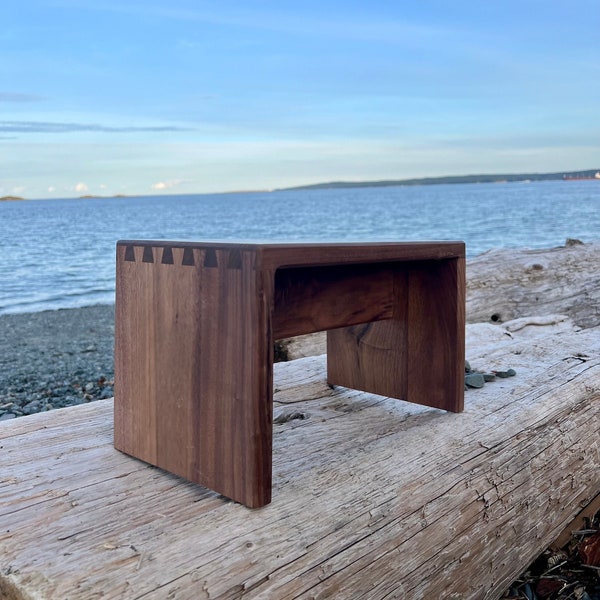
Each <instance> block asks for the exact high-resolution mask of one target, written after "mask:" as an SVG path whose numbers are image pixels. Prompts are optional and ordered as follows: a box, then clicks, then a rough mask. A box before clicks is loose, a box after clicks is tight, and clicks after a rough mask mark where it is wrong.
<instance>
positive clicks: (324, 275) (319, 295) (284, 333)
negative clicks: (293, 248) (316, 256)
mask: <svg viewBox="0 0 600 600" xmlns="http://www.w3.org/2000/svg"><path fill="white" fill-rule="evenodd" d="M393 273H394V271H393V268H392V267H390V266H388V265H386V264H385V263H384V264H379V263H376V264H374V265H371V264H368V265H364V264H360V265H343V266H332V267H313V268H311V267H297V268H282V269H278V270H277V272H276V273H275V306H274V309H273V337H274V338H275V339H282V338H285V337H293V336H295V335H301V334H306V333H313V332H315V331H325V330H327V329H333V328H336V327H343V326H347V325H356V324H358V323H368V322H371V321H379V320H381V319H390V318H391V316H392V308H393V297H394V296H393Z"/></svg>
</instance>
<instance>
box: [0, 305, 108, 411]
mask: <svg viewBox="0 0 600 600" xmlns="http://www.w3.org/2000/svg"><path fill="white" fill-rule="evenodd" d="M113 348H114V306H112V305H97V306H90V307H83V308H74V309H63V310H51V311H44V312H37V313H25V314H14V315H11V314H9V315H2V316H0V421H6V420H8V419H14V418H16V417H19V416H22V415H28V414H32V413H36V412H43V411H48V410H52V409H54V408H62V407H65V406H73V405H77V404H84V403H86V402H92V401H93V400H98V399H101V398H110V397H112V396H113V381H114V361H113Z"/></svg>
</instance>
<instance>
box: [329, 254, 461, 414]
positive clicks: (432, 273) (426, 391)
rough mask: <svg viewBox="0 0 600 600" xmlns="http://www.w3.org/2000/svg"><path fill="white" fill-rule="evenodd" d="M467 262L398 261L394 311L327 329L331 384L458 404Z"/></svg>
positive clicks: (449, 407)
mask: <svg viewBox="0 0 600 600" xmlns="http://www.w3.org/2000/svg"><path fill="white" fill-rule="evenodd" d="M464 338H465V262H464V259H463V258H458V259H449V260H443V261H419V262H414V263H406V264H402V263H399V264H398V268H397V272H396V274H395V277H394V310H393V317H392V319H389V320H385V321H378V322H375V323H366V324H364V325H356V326H352V327H345V328H340V329H335V330H330V331H328V332H327V363H328V380H329V382H330V383H332V384H337V385H342V386H345V387H350V388H354V389H359V390H363V391H367V392H371V393H374V394H381V395H384V396H389V397H392V398H400V399H403V400H408V401H409V402H414V403H417V404H423V405H425V406H433V407H436V408H441V409H444V410H449V411H453V412H460V411H462V410H463V403H464Z"/></svg>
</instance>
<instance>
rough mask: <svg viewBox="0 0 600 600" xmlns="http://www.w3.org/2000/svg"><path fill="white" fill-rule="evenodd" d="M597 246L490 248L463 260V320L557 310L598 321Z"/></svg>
mask: <svg viewBox="0 0 600 600" xmlns="http://www.w3.org/2000/svg"><path fill="white" fill-rule="evenodd" d="M598 264H600V244H599V243H593V244H582V243H578V242H577V241H575V240H568V242H567V245H566V246H563V247H560V248H553V249H551V250H491V251H489V252H485V253H484V254H481V255H479V256H477V257H475V258H473V259H471V260H469V261H467V322H469V323H478V322H503V321H510V320H512V319H516V318H518V317H530V316H532V315H547V314H555V313H560V314H564V315H568V316H569V317H570V318H571V319H572V320H573V322H574V323H575V324H576V325H578V326H580V327H595V326H596V325H599V324H600V269H598Z"/></svg>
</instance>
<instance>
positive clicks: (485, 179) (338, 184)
mask: <svg viewBox="0 0 600 600" xmlns="http://www.w3.org/2000/svg"><path fill="white" fill-rule="evenodd" d="M582 179H594V180H597V181H598V182H600V169H590V170H588V171H570V172H564V171H561V172H559V173H510V174H500V175H450V176H447V177H422V178H419V179H392V180H380V181H331V182H328V183H315V184H312V185H300V186H295V187H289V188H280V189H279V190H276V191H287V190H320V189H329V188H361V187H391V186H409V185H441V184H448V183H508V182H527V181H580V180H582Z"/></svg>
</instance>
